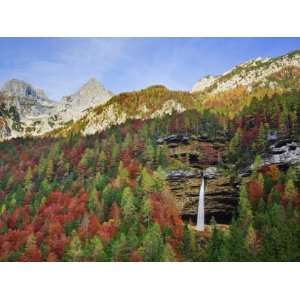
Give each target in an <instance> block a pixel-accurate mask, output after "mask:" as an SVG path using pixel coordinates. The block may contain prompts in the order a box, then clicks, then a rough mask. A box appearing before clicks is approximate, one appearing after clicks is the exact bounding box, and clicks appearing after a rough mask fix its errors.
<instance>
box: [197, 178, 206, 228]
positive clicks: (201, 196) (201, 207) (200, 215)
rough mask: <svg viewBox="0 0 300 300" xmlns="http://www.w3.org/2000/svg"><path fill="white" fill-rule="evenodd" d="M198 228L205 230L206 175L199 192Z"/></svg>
mask: <svg viewBox="0 0 300 300" xmlns="http://www.w3.org/2000/svg"><path fill="white" fill-rule="evenodd" d="M196 229H197V230H199V231H203V230H204V177H203V178H202V183H201V187H200V192H199V204H198V215H197V225H196Z"/></svg>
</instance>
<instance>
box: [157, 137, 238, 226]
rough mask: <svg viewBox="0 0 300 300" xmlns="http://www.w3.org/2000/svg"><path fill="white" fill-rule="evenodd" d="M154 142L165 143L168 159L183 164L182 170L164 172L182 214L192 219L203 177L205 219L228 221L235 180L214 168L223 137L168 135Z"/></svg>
mask: <svg viewBox="0 0 300 300" xmlns="http://www.w3.org/2000/svg"><path fill="white" fill-rule="evenodd" d="M157 143H158V144H160V145H167V147H168V153H169V156H170V158H172V159H174V160H178V161H180V162H182V163H184V164H185V166H186V169H176V170H173V171H170V172H169V173H168V174H167V180H168V183H169V187H170V189H171V191H172V192H173V194H174V195H175V197H176V199H177V207H178V209H179V211H180V213H181V215H182V217H183V218H184V219H186V220H187V221H191V222H193V223H195V222H196V218H197V209H198V201H199V189H200V184H201V180H202V176H204V178H205V186H206V187H205V218H206V220H205V222H206V223H209V222H210V220H211V218H212V217H214V218H215V220H216V221H217V222H218V223H221V224H227V223H230V221H231V218H232V216H233V215H234V214H235V212H236V208H237V205H238V198H239V182H238V181H237V180H234V179H233V178H231V177H230V176H227V175H225V174H224V173H223V172H222V171H221V170H220V169H219V168H218V165H219V163H221V160H222V156H223V152H224V148H225V139H224V137H223V136H220V137H217V138H216V139H215V140H214V141H211V140H209V139H208V138H206V137H201V136H185V135H171V136H167V137H164V138H160V139H158V140H157Z"/></svg>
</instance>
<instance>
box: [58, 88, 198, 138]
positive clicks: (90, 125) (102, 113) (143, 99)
mask: <svg viewBox="0 0 300 300" xmlns="http://www.w3.org/2000/svg"><path fill="white" fill-rule="evenodd" d="M197 103H198V101H197V99H196V98H195V97H194V96H193V95H192V94H190V93H188V92H179V91H170V90H168V89H167V88H166V87H164V86H159V85H158V86H151V87H149V88H146V89H143V90H140V91H136V92H130V93H121V94H119V95H117V96H114V97H113V98H112V99H110V100H109V101H108V102H107V103H106V104H104V105H100V106H98V107H96V108H94V109H92V110H91V111H89V112H88V113H87V114H86V115H85V116H84V117H83V118H81V119H80V120H79V121H78V122H76V123H75V124H73V125H71V126H68V127H65V128H63V129H62V130H60V131H58V132H56V134H62V135H65V134H67V133H68V132H77V133H82V134H93V133H95V132H101V131H103V130H105V129H107V128H109V127H111V126H113V125H120V124H122V123H125V122H126V121H127V120H130V119H140V120H147V119H153V118H160V117H162V116H164V115H166V114H167V115H170V114H172V113H173V112H183V111H185V110H187V109H192V108H196V107H197Z"/></svg>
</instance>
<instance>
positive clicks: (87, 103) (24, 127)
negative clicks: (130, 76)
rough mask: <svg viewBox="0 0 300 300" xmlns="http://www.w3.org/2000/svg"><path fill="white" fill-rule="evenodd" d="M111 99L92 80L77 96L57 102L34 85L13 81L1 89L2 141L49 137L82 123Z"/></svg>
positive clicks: (102, 88)
mask: <svg viewBox="0 0 300 300" xmlns="http://www.w3.org/2000/svg"><path fill="white" fill-rule="evenodd" d="M111 96H112V93H111V92H110V91H108V90H106V89H105V88H104V87H103V86H102V85H101V84H100V83H98V82H97V81H96V80H95V79H91V80H89V81H88V82H87V83H86V84H85V85H84V86H83V87H82V88H81V89H80V90H79V91H78V92H76V93H75V94H73V95H71V96H67V97H63V99H62V101H60V102H55V101H52V100H50V99H49V98H48V97H47V96H46V94H45V93H44V91H43V90H41V89H37V88H34V87H33V86H32V85H31V84H28V83H26V82H24V81H21V80H17V79H12V80H9V81H7V82H6V83H5V84H4V86H3V88H2V89H1V90H0V105H1V107H0V140H5V139H10V138H15V137H24V136H28V135H30V136H37V135H42V134H45V133H47V132H49V131H51V130H53V129H56V128H59V127H62V126H64V125H65V123H66V122H68V121H70V120H72V121H76V120H78V119H79V118H81V117H82V116H83V115H84V114H86V112H87V110H88V109H90V108H93V107H94V106H96V105H101V104H103V103H104V102H106V101H107V100H108V99H109V98H111Z"/></svg>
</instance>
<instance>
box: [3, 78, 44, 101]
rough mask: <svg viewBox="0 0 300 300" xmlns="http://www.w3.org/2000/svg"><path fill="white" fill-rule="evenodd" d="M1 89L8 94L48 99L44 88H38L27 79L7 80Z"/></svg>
mask: <svg viewBox="0 0 300 300" xmlns="http://www.w3.org/2000/svg"><path fill="white" fill-rule="evenodd" d="M1 91H2V92H3V93H5V94H6V95H8V96H20V97H29V98H35V99H43V100H48V97H47V96H46V94H45V92H44V91H43V90H41V89H36V88H34V87H33V86H32V85H31V84H29V83H27V82H26V81H23V80H19V79H15V78H13V79H10V80H8V81H6V82H5V83H4V85H3V88H2V89H1Z"/></svg>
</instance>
